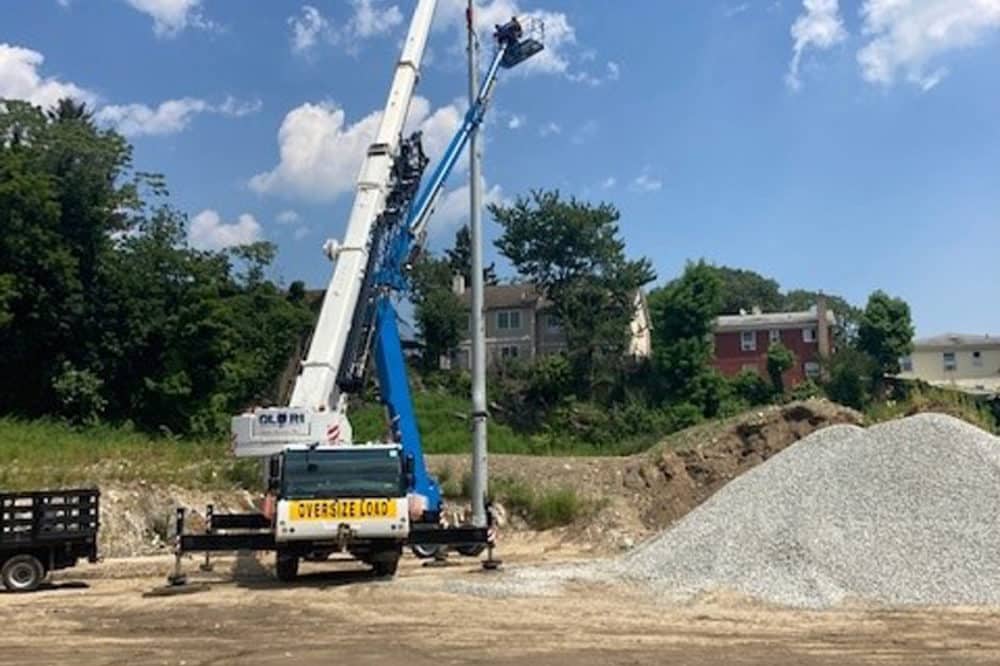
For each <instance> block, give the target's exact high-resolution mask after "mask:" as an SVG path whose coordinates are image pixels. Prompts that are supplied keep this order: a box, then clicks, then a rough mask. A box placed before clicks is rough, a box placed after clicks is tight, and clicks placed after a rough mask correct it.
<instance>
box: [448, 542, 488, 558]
mask: <svg viewBox="0 0 1000 666" xmlns="http://www.w3.org/2000/svg"><path fill="white" fill-rule="evenodd" d="M455 550H457V551H458V554H459V555H464V556H465V557H479V556H480V555H481V554H482V552H483V551H484V550H486V544H485V543H466V544H462V545H461V546H459V547H457V548H456V549H455Z"/></svg>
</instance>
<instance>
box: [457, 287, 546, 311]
mask: <svg viewBox="0 0 1000 666" xmlns="http://www.w3.org/2000/svg"><path fill="white" fill-rule="evenodd" d="M459 298H461V299H462V304H463V305H470V304H471V301H472V291H471V290H469V289H466V290H465V291H464V292H463V293H462V295H461V296H460V297H459ZM483 301H484V305H485V306H486V309H487V310H493V309H496V308H524V307H531V306H535V305H539V304H540V305H543V306H544V305H547V303H548V302H547V301H546V300H545V298H543V297H542V295H541V294H539V293H538V291H537V290H536V289H535V287H534V286H533V285H530V284H527V283H518V284H496V285H487V286H486V287H484V288H483Z"/></svg>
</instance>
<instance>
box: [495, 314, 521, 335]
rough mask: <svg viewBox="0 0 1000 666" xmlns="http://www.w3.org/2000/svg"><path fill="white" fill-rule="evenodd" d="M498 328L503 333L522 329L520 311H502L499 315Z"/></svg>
mask: <svg viewBox="0 0 1000 666" xmlns="http://www.w3.org/2000/svg"><path fill="white" fill-rule="evenodd" d="M497 328H498V329H500V330H501V331H516V330H518V329H520V328H521V311H520V310H501V311H500V312H498V313H497Z"/></svg>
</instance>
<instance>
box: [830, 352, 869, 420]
mask: <svg viewBox="0 0 1000 666" xmlns="http://www.w3.org/2000/svg"><path fill="white" fill-rule="evenodd" d="M874 366H875V364H874V363H873V361H872V359H871V358H870V357H869V356H868V355H867V354H865V353H864V352H862V351H859V350H857V349H854V348H853V347H845V348H843V349H840V350H838V351H837V353H836V354H834V355H833V357H832V358H831V359H830V361H829V364H828V367H827V375H828V379H827V380H826V382H825V383H824V384H823V390H824V391H825V392H826V395H827V397H829V398H830V400H833V401H834V402H838V403H840V404H842V405H847V406H848V407H853V408H854V409H864V408H865V406H866V405H867V404H868V402H869V400H870V398H871V384H872V376H873V374H874Z"/></svg>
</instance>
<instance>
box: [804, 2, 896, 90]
mask: <svg viewBox="0 0 1000 666" xmlns="http://www.w3.org/2000/svg"><path fill="white" fill-rule="evenodd" d="M890 1H891V2H900V1H902V2H906V1H907V0H890ZM802 6H803V9H804V10H805V11H804V13H802V14H800V15H799V16H798V18H796V19H795V22H794V23H793V24H792V28H791V34H792V40H793V44H792V61H791V63H790V64H789V66H788V74H787V75H786V76H785V82H786V83H787V84H788V86H789V87H790V88H792V89H793V90H798V89H799V88H800V87H801V86H802V81H801V80H800V79H799V67H800V65H801V63H802V54H803V53H804V52H805V51H806V49H810V48H811V49H816V50H820V51H825V50H827V49H831V48H833V47H834V46H836V45H837V44H839V43H840V42H842V41H844V40H845V39H847V30H846V29H845V28H844V21H843V19H842V18H841V16H840V7H839V3H838V0H802Z"/></svg>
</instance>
